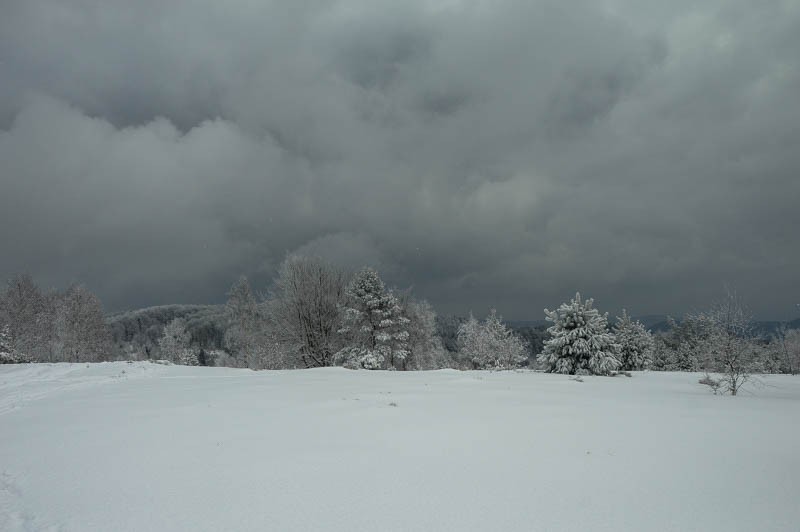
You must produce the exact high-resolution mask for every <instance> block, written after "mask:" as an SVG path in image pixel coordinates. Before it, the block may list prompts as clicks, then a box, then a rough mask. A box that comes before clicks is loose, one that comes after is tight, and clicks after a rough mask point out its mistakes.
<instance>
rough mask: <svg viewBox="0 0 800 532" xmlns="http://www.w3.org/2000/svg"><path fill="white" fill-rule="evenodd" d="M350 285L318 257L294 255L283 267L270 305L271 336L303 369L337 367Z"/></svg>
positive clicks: (338, 270)
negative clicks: (337, 355)
mask: <svg viewBox="0 0 800 532" xmlns="http://www.w3.org/2000/svg"><path fill="white" fill-rule="evenodd" d="M346 285H347V276H346V275H345V273H344V272H343V271H341V270H340V269H339V268H337V267H335V266H334V265H332V264H330V263H328V262H326V261H324V260H322V259H320V258H317V257H305V256H301V255H290V256H288V257H287V258H286V259H285V260H284V261H283V263H282V264H281V266H280V268H279V270H278V275H277V277H276V279H275V283H274V287H273V290H272V293H271V296H270V300H269V301H268V303H267V305H268V312H267V317H268V320H269V327H270V333H271V334H272V336H273V337H274V339H275V341H277V342H279V343H280V345H281V346H282V349H283V350H284V351H286V352H287V353H294V354H296V358H297V361H298V362H299V364H300V365H303V366H305V367H320V366H330V365H332V364H333V355H334V353H336V352H337V351H338V350H339V348H340V347H341V336H340V335H338V334H337V331H338V330H339V329H340V327H341V323H342V321H341V319H342V314H341V308H342V306H343V304H344V300H345V286H346ZM292 365H293V366H294V364H292Z"/></svg>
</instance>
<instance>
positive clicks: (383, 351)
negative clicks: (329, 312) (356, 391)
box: [335, 268, 409, 369]
mask: <svg viewBox="0 0 800 532" xmlns="http://www.w3.org/2000/svg"><path fill="white" fill-rule="evenodd" d="M345 294H346V303H345V307H344V313H343V323H344V324H343V326H342V327H341V328H340V329H339V332H340V333H341V334H342V335H343V336H344V338H346V344H347V346H346V347H345V348H344V349H341V350H340V351H339V352H337V353H336V356H335V360H336V362H337V363H340V364H343V365H344V366H346V367H350V368H364V369H382V368H389V369H406V367H405V361H406V358H407V357H408V355H409V349H408V340H409V333H408V329H407V328H408V323H409V319H408V318H406V317H405V316H404V315H403V312H402V308H401V307H400V304H399V303H398V300H397V298H396V297H395V295H394V294H393V293H392V292H391V291H390V290H387V289H386V286H385V285H384V283H383V281H382V280H381V278H380V276H379V275H378V272H376V271H375V270H373V269H372V268H364V269H363V270H361V271H360V272H358V273H357V274H356V275H355V276H354V277H353V279H352V281H351V282H350V283H349V284H348V285H347V288H346V290H345Z"/></svg>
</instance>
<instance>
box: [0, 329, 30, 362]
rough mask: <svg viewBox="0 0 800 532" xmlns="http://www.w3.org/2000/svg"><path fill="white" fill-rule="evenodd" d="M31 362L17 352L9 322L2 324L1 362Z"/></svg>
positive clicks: (0, 338) (0, 337) (0, 332)
mask: <svg viewBox="0 0 800 532" xmlns="http://www.w3.org/2000/svg"><path fill="white" fill-rule="evenodd" d="M23 362H30V361H29V360H28V359H27V358H26V357H24V356H23V355H21V354H19V353H17V352H16V351H15V350H14V346H13V345H12V343H11V328H10V327H9V326H8V324H3V325H0V364H21V363H23Z"/></svg>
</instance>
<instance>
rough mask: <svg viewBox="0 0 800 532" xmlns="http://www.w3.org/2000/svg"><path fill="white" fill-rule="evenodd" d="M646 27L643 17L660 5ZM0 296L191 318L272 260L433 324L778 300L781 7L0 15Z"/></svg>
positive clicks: (791, 254) (790, 155) (788, 85)
mask: <svg viewBox="0 0 800 532" xmlns="http://www.w3.org/2000/svg"><path fill="white" fill-rule="evenodd" d="M667 4H668V5H667ZM3 13H4V14H3V17H0V80H3V82H2V83H0V163H1V166H0V187H2V189H1V190H2V194H0V213H2V222H0V249H2V260H1V261H0V275H3V276H5V277H7V276H9V275H11V274H13V273H15V272H19V271H29V272H31V273H32V274H33V275H34V276H35V277H36V278H37V279H39V280H40V282H42V283H43V284H48V285H63V284H64V283H67V282H69V281H72V280H77V281H82V282H85V283H87V284H88V285H89V286H90V287H91V288H93V289H94V290H95V291H96V292H97V293H98V294H99V295H100V297H101V298H102V299H103V300H104V302H105V303H106V305H107V306H108V307H109V308H111V309H120V308H127V307H133V306H139V305H150V304H158V303H165V302H203V301H218V300H220V299H221V298H223V297H224V293H225V291H226V289H227V287H228V286H229V285H230V284H231V282H232V281H233V280H234V279H235V278H236V276H237V275H238V274H239V273H246V274H249V275H251V276H253V277H254V278H255V279H256V280H257V282H258V283H260V284H262V286H261V287H260V288H262V289H263V288H266V286H263V285H264V284H265V283H266V282H267V281H268V279H269V277H270V275H271V273H272V271H273V269H274V268H275V266H276V264H277V263H278V262H280V260H281V259H282V258H283V256H284V255H285V253H286V252H287V251H294V250H303V251H313V252H315V253H319V254H322V255H325V256H328V257H330V258H331V259H333V260H336V261H338V262H341V263H342V264H344V265H347V266H353V265H357V264H360V263H370V264H373V265H377V266H379V267H380V268H381V269H382V270H383V271H384V272H385V275H386V277H387V278H388V281H389V282H390V283H392V284H396V285H399V286H409V285H412V286H414V290H415V292H416V293H417V294H418V295H421V296H424V297H427V298H429V299H430V300H431V301H432V302H433V303H434V304H435V305H436V306H437V308H438V309H439V310H440V311H442V312H458V313H464V312H467V311H469V310H474V311H475V312H476V313H477V314H483V313H484V312H485V311H486V309H487V308H488V307H489V306H496V307H497V308H498V309H499V311H500V312H501V313H503V314H504V315H506V316H507V317H511V318H516V319H539V318H540V317H541V308H542V307H544V306H549V307H552V306H555V305H557V304H558V303H559V302H560V301H562V300H564V299H566V298H568V297H569V296H570V295H571V294H572V293H574V291H575V290H578V289H579V290H581V291H582V292H584V293H585V294H586V295H588V296H594V297H595V298H596V299H597V300H598V304H599V306H600V307H602V308H606V309H609V310H611V311H612V312H614V311H617V310H618V309H619V308H621V307H622V306H626V307H628V308H630V309H631V310H632V311H633V312H634V313H635V314H645V313H657V312H671V313H677V312H681V311H684V310H688V309H691V308H693V307H698V306H702V305H703V304H704V303H705V302H707V301H708V300H709V299H711V298H713V297H714V296H715V295H717V294H719V293H720V292H721V290H722V286H723V284H724V283H727V284H729V285H730V286H734V287H736V288H737V289H738V290H739V292H740V293H742V295H744V297H745V298H746V299H747V300H748V301H749V302H750V304H751V305H752V307H753V309H754V310H755V311H756V312H757V313H758V314H759V316H761V317H788V316H790V315H791V313H792V312H793V306H794V303H797V302H800V295H798V294H797V293H796V291H795V292H792V290H793V289H794V288H795V287H796V284H797V275H798V274H797V272H798V271H800V237H799V236H798V230H797V228H798V227H800V150H798V149H797V147H798V146H800V128H798V124H800V105H798V99H797V95H798V94H800V56H798V54H797V50H800V4H798V3H797V2H792V1H789V0H787V1H783V2H781V1H767V2H759V3H753V2H748V1H723V0H718V1H710V2H702V3H699V2H682V1H679V2H672V3H664V2H656V1H652V2H640V1H637V2H634V1H632V0H630V1H627V0H607V1H605V2H589V1H578V2H571V3H569V4H564V3H563V2H557V1H536V2H532V1H529V0H525V1H501V2H461V1H458V0H451V1H444V0H439V1H434V0H427V1H420V0H412V1H408V2H394V1H388V0H382V1H375V0H370V1H366V0H361V1H359V0H339V1H321V0H303V1H291V2H290V1H274V2H251V1H247V0H236V1H231V2H225V3H219V2H210V1H209V2H181V1H170V2H161V1H155V0H152V1H143V2H134V3H131V2H127V1H123V0H111V1H109V0H104V1H100V0H71V1H69V2H64V1H61V0H58V1H56V0H41V1H36V2H30V1H26V0H10V1H9V2H6V3H5V4H4V8H3Z"/></svg>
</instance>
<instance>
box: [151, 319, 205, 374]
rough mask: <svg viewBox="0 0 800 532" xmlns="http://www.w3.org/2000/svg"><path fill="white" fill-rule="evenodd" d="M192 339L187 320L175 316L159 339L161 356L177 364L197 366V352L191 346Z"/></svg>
mask: <svg viewBox="0 0 800 532" xmlns="http://www.w3.org/2000/svg"><path fill="white" fill-rule="evenodd" d="M191 339H192V338H191V335H190V334H189V332H188V331H187V330H186V322H185V321H183V320H182V319H181V318H175V319H174V320H172V321H171V322H169V323H168V324H167V326H166V327H164V334H163V335H162V336H161V339H160V340H159V341H158V345H159V347H160V348H161V356H162V357H163V358H165V359H166V360H169V361H171V362H174V363H175V364H181V365H184V366H197V365H198V360H197V353H196V352H195V350H194V349H192V347H191Z"/></svg>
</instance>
